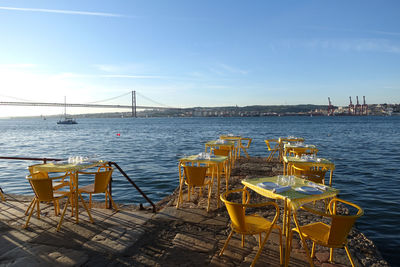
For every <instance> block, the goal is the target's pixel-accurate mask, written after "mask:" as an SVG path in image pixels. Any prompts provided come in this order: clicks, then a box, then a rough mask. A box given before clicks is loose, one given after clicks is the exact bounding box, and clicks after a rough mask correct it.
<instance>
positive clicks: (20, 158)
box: [0, 157, 63, 163]
mask: <svg viewBox="0 0 400 267" xmlns="http://www.w3.org/2000/svg"><path fill="white" fill-rule="evenodd" d="M0 159H15V160H42V161H43V162H44V163H46V162H47V161H60V160H63V159H54V158H25V157H0Z"/></svg>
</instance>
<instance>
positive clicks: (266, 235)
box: [250, 228, 272, 267]
mask: <svg viewBox="0 0 400 267" xmlns="http://www.w3.org/2000/svg"><path fill="white" fill-rule="evenodd" d="M271 231H272V228H270V229H269V231H268V232H266V233H265V238H264V240H263V241H262V243H261V244H260V247H259V248H258V251H257V254H256V256H255V257H254V259H253V262H252V263H251V265H250V266H251V267H253V266H254V264H256V262H257V260H258V258H259V257H260V255H261V252H262V250H263V248H264V245H265V243H266V242H267V240H268V237H269V234H270V233H271ZM260 237H261V234H260Z"/></svg>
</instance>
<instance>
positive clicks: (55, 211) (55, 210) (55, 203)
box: [53, 199, 58, 216]
mask: <svg viewBox="0 0 400 267" xmlns="http://www.w3.org/2000/svg"><path fill="white" fill-rule="evenodd" d="M53 205H54V214H55V215H56V216H57V215H58V213H57V211H58V210H57V200H56V199H54V200H53Z"/></svg>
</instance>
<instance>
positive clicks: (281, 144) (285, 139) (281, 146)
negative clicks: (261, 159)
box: [278, 136, 304, 161]
mask: <svg viewBox="0 0 400 267" xmlns="http://www.w3.org/2000/svg"><path fill="white" fill-rule="evenodd" d="M288 142H304V138H302V137H294V136H288V137H279V139H278V144H279V160H280V161H282V160H283V156H284V155H283V152H284V145H285V144H286V143H288Z"/></svg>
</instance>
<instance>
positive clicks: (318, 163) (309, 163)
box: [283, 156, 335, 186]
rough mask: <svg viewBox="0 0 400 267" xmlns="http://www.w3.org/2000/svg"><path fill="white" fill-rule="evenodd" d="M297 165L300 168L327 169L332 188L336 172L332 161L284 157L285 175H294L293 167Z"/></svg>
mask: <svg viewBox="0 0 400 267" xmlns="http://www.w3.org/2000/svg"><path fill="white" fill-rule="evenodd" d="M293 165H296V166H298V167H318V168H326V169H328V170H329V186H332V177H333V171H334V170H335V164H334V163H333V162H331V161H330V160H327V159H324V158H317V159H316V160H304V159H302V158H297V157H289V156H287V157H283V174H292V173H291V166H293Z"/></svg>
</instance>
